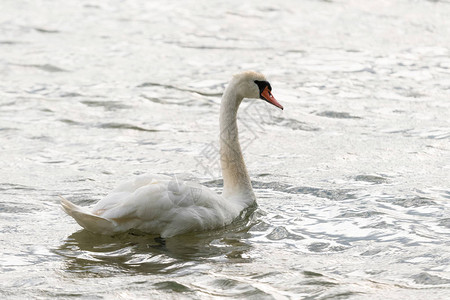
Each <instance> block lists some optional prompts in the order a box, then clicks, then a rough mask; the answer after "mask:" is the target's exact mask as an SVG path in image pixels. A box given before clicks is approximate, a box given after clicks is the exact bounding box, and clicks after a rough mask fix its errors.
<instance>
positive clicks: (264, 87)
mask: <svg viewBox="0 0 450 300" xmlns="http://www.w3.org/2000/svg"><path fill="white" fill-rule="evenodd" d="M234 80H237V93H238V94H239V95H241V96H242V97H243V98H253V99H261V100H264V101H266V102H269V103H270V104H272V105H275V106H276V107H278V108H281V109H283V106H282V105H281V104H280V103H278V101H277V100H276V99H275V97H274V96H273V95H272V86H271V85H270V83H269V82H268V81H267V79H266V77H265V76H264V75H263V74H261V73H258V72H253V71H247V72H243V73H240V74H236V75H234Z"/></svg>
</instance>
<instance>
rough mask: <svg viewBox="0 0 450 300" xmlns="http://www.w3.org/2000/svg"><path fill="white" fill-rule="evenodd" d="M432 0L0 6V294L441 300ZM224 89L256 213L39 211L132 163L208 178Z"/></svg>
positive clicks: (444, 43)
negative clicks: (94, 230) (168, 215)
mask: <svg viewBox="0 0 450 300" xmlns="http://www.w3.org/2000/svg"><path fill="white" fill-rule="evenodd" d="M449 16H450V3H449V1H425V0H423V1H422V0H420V1H419V0H417V1H412V0H411V1H410V0H399V1H356V0H353V1H313V0H303V1H182V2H181V1H178V2H176V1H117V0H111V1H79V0H68V1H62V2H61V1H44V0H37V1H29V0H28V1H27V0H23V1H18V0H2V1H1V3H0V149H1V151H0V168H1V172H0V190H1V193H0V241H1V246H0V249H1V250H0V270H1V272H0V295H1V298H2V299H5V298H6V299H25V298H40V299H47V298H67V299H68V298H71V299H73V298H75V299H77V298H85V299H96V298H107V299H111V298H112V299H139V298H144V299H148V298H162V299H178V298H199V299H212V298H226V297H231V298H253V299H386V298H390V299H400V298H402V299H414V298H417V299H423V298H425V297H426V298H427V299H444V298H448V297H449V295H450V252H449V249H450V248H449V246H450V203H449V200H450V143H449V141H450V117H449V115H450V113H449V112H450V99H449V97H450V90H449V89H450V50H449V49H450V47H449V45H450V18H449ZM248 69H252V70H259V71H261V72H263V73H264V74H266V75H267V77H268V78H269V80H270V82H271V84H272V87H273V93H274V95H275V97H276V98H277V99H278V100H279V102H280V103H281V104H283V105H284V107H285V110H284V111H281V110H277V109H276V108H274V107H273V106H269V105H268V104H267V103H264V102H262V101H256V102H254V101H253V102H252V101H250V100H249V101H245V103H243V105H242V107H241V110H240V116H239V126H240V133H241V142H242V147H243V149H244V152H245V153H244V155H245V159H246V163H247V167H248V169H249V172H250V176H251V178H252V181H253V186H254V189H255V193H256V195H257V198H258V204H259V207H258V209H257V210H255V211H254V212H251V214H250V215H249V216H248V217H247V218H244V219H242V220H238V221H237V222H235V223H234V224H232V225H230V226H228V227H227V228H224V229H218V230H215V231H213V232H204V233H193V234H189V235H185V236H179V237H174V238H170V239H168V240H167V241H166V245H162V244H161V243H160V242H158V241H157V240H155V236H140V235H131V234H122V235H119V236H116V237H107V236H98V235H95V234H91V233H89V232H86V231H84V230H81V228H80V227H79V225H78V224H76V222H75V221H74V220H73V219H71V218H70V217H68V216H67V215H65V214H64V212H63V211H62V210H61V209H60V207H59V198H58V196H59V195H62V196H64V197H67V198H68V199H70V200H72V201H73V202H75V203H77V204H80V205H90V204H93V203H95V202H96V201H98V200H99V199H101V198H102V197H104V196H105V195H106V194H107V193H108V192H109V191H110V190H111V189H113V188H114V187H115V186H117V185H118V184H119V183H120V182H121V181H123V180H126V179H129V178H131V177H133V176H136V175H139V174H144V173H162V174H168V175H176V176H179V177H183V178H190V179H194V180H196V181H197V182H200V183H202V184H204V185H207V186H209V187H210V188H212V189H214V190H217V191H220V190H221V185H222V182H221V180H220V169H219V168H218V156H217V147H218V136H219V134H218V111H219V104H220V95H221V93H222V91H223V89H224V87H225V85H226V83H227V82H228V80H229V79H230V77H231V75H232V74H234V73H237V72H239V71H241V70H248Z"/></svg>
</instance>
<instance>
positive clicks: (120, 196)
mask: <svg viewBox="0 0 450 300" xmlns="http://www.w3.org/2000/svg"><path fill="white" fill-rule="evenodd" d="M256 82H258V84H257V83H256ZM261 82H263V83H262V84H261ZM264 82H266V80H265V78H264V76H263V75H262V74H259V73H256V72H244V73H241V74H238V75H235V76H234V77H233V79H232V81H231V82H230V84H229V86H228V88H227V89H226V90H225V92H224V96H223V98H222V104H221V115H220V128H221V140H220V142H221V150H220V155H221V164H222V173H223V178H224V193H223V194H222V195H218V194H217V193H215V192H214V191H211V190H210V189H208V188H206V187H204V186H201V185H199V184H195V183H192V182H180V181H178V180H177V178H176V177H169V176H165V175H141V176H137V177H136V178H134V179H132V180H130V181H127V182H124V183H122V184H121V185H120V186H119V187H117V188H116V189H115V190H113V191H112V192H111V193H110V194H109V195H107V196H106V197H105V198H104V199H102V200H100V201H99V202H98V203H97V204H95V205H94V206H92V207H90V208H85V207H80V206H77V205H75V204H73V203H71V202H70V201H68V200H66V199H64V198H62V200H61V205H62V208H63V209H64V211H65V212H66V213H67V214H69V215H70V216H72V217H73V218H74V219H75V220H76V221H77V222H78V224H80V225H81V226H82V227H84V228H85V229H87V230H89V231H91V232H95V233H100V234H108V235H113V234H115V233H119V232H126V231H129V230H131V229H134V230H139V231H142V232H146V233H151V234H159V235H161V237H163V238H166V237H171V236H174V235H178V234H183V233H187V232H191V231H202V230H211V229H214V228H219V227H223V226H225V225H227V224H230V223H231V222H232V221H233V220H234V219H235V218H236V217H238V216H239V214H240V213H241V211H242V210H244V209H245V208H247V207H249V206H250V205H252V204H254V203H255V196H254V194H253V190H252V186H251V182H250V178H249V176H248V173H247V169H246V167H245V164H244V160H243V157H242V153H241V148H240V146H239V141H238V138H237V136H238V135H237V126H236V114H237V109H238V107H239V104H240V103H241V101H242V99H243V98H244V97H245V98H261V99H263V100H266V101H268V102H270V103H272V104H274V105H276V106H278V107H280V108H282V106H281V105H280V104H279V103H278V102H276V100H275V98H273V96H272V94H271V93H270V91H269V94H270V99H267V98H269V96H267V89H265V90H264V93H263V89H264V84H265V83H264ZM267 85H268V86H269V87H270V85H269V84H268V83H267Z"/></svg>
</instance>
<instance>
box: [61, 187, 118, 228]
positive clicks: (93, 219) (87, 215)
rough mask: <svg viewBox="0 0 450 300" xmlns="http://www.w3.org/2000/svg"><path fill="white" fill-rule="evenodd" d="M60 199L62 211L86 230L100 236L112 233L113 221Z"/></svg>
mask: <svg viewBox="0 0 450 300" xmlns="http://www.w3.org/2000/svg"><path fill="white" fill-rule="evenodd" d="M60 198H61V207H62V209H63V210H64V211H65V212H66V213H67V214H68V215H69V216H71V217H72V218H74V219H75V221H77V223H78V224H80V226H82V227H83V228H85V229H86V230H88V231H91V232H94V233H102V234H109V233H111V234H112V233H114V228H115V226H116V224H115V222H114V221H112V220H109V219H106V218H102V217H100V216H97V215H94V214H92V213H91V212H89V211H87V210H86V209H84V208H83V207H80V206H78V205H75V204H73V203H72V202H70V201H69V200H67V199H65V198H63V197H61V196H60Z"/></svg>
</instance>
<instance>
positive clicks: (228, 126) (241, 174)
mask: <svg viewBox="0 0 450 300" xmlns="http://www.w3.org/2000/svg"><path fill="white" fill-rule="evenodd" d="M236 85H237V82H236V81H235V80H232V81H231V82H230V84H229V86H228V87H227V89H226V90H225V92H224V94H223V97H222V103H221V105H220V163H221V166H222V176H223V196H224V197H225V198H233V197H235V196H237V197H241V196H242V197H243V198H245V199H246V200H247V201H249V203H248V204H250V203H251V202H253V201H254V200H255V195H254V193H253V189H252V184H251V181H250V177H249V176H248V172H247V168H246V166H245V163H244V158H243V157H242V151H241V146H240V144H239V136H238V128H237V121H236V118H237V111H238V108H239V105H240V104H241V102H242V99H243V97H242V96H240V95H238V94H237V93H236V89H235V87H236Z"/></svg>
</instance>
